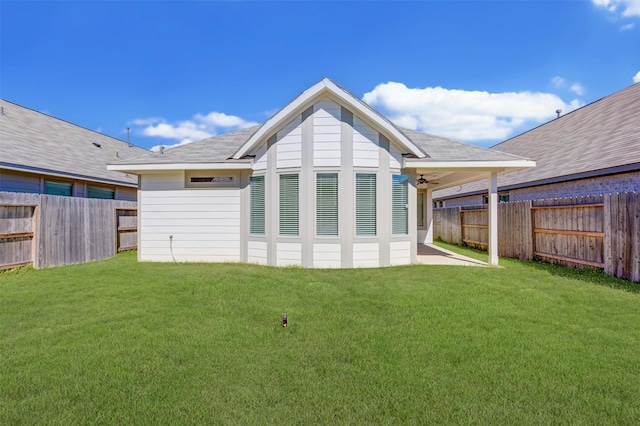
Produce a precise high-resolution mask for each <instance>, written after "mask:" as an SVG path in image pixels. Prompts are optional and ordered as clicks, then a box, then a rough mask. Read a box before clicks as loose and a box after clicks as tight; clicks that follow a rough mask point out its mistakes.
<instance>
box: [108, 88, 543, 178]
mask: <svg viewBox="0 0 640 426" xmlns="http://www.w3.org/2000/svg"><path fill="white" fill-rule="evenodd" d="M325 98H328V99H331V100H333V101H335V102H337V103H338V104H340V105H342V106H345V108H347V109H348V110H349V111H351V112H352V113H357V114H358V117H360V118H361V119H365V120H366V121H367V122H368V124H370V125H371V126H373V127H374V128H375V129H376V130H377V131H378V132H381V133H383V134H385V135H386V136H391V137H392V140H393V142H394V143H395V144H400V145H401V146H400V148H401V149H402V150H403V151H404V152H405V153H406V154H408V155H407V157H406V158H405V159H404V161H403V165H402V167H406V168H414V169H416V170H421V169H424V168H432V169H434V170H439V171H438V172H437V173H442V172H447V173H451V172H455V171H460V170H462V169H464V170H466V171H470V170H472V169H474V170H475V171H476V172H478V171H486V170H489V169H491V170H493V171H497V172H499V173H502V172H507V171H510V170H515V169H519V168H522V167H533V166H535V163H533V162H532V161H529V160H528V159H526V158H523V157H519V156H516V155H513V154H507V153H502V152H498V151H490V150H488V149H486V148H481V147H478V146H474V145H469V144H465V143H461V142H455V141H452V140H449V139H445V138H441V137H438V136H433V135H428V134H426V133H421V132H416V131H413V130H409V129H402V128H399V127H397V126H395V125H394V124H393V123H392V122H391V121H389V120H388V119H387V118H386V117H384V116H383V115H381V114H380V113H378V112H377V111H375V110H374V109H373V108H371V107H370V106H369V105H367V104H366V103H364V102H363V101H361V100H360V99H358V98H357V97H356V96H354V95H353V94H351V93H349V92H348V91H347V90H345V89H344V88H342V87H341V86H339V85H337V84H336V83H334V82H333V81H331V80H329V79H328V78H325V79H323V80H321V81H320V82H318V83H316V84H315V85H314V86H312V87H311V88H309V89H307V90H306V91H304V92H303V93H302V94H301V95H299V96H298V97H296V98H295V99H294V100H293V101H292V102H290V103H289V104H288V105H287V106H285V107H284V108H283V109H281V110H280V111H279V112H277V113H276V114H274V115H273V116H272V117H271V118H270V119H268V120H267V121H266V122H265V123H264V124H262V125H261V126H254V127H250V128H247V129H243V130H238V131H235V132H230V133H226V134H222V135H218V136H213V137H210V138H207V139H204V140H201V141H199V142H194V143H190V144H187V145H182V146H179V147H175V148H170V149H166V150H164V153H151V152H148V153H145V154H144V155H142V156H140V157H137V158H134V159H130V160H121V161H117V162H112V163H110V164H109V165H108V167H109V169H110V170H119V171H123V172H132V173H138V172H142V171H151V170H195V169H200V170H205V169H231V168H235V169H251V168H252V162H253V159H251V158H246V156H247V154H249V153H251V152H255V150H256V148H257V147H258V146H260V145H261V144H263V143H264V142H265V139H266V138H267V137H271V135H273V134H274V133H275V132H276V131H278V130H279V129H280V128H281V127H283V126H285V125H286V124H288V123H289V122H290V121H291V120H292V119H293V118H294V117H295V116H297V115H299V114H302V113H303V112H304V111H305V110H306V109H307V108H309V107H310V106H312V105H313V104H314V103H316V102H317V101H319V100H321V99H325ZM473 176H476V175H473ZM473 176H472V175H470V174H467V175H466V178H465V179H466V180H464V181H465V182H468V181H470V180H474V178H473ZM456 182H458V181H457V180H456ZM443 186H444V185H443Z"/></svg>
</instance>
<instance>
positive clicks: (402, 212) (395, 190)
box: [391, 175, 409, 235]
mask: <svg viewBox="0 0 640 426" xmlns="http://www.w3.org/2000/svg"><path fill="white" fill-rule="evenodd" d="M408 184H409V176H406V175H393V176H392V177H391V233H392V234H393V235H407V234H408V233H409V214H408V213H409V210H408V203H409V197H408V188H409V185H408Z"/></svg>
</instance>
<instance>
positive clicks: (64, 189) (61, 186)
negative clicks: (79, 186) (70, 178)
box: [44, 180, 73, 197]
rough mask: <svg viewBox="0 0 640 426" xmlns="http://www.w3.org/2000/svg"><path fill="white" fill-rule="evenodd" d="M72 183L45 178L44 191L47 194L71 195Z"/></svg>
mask: <svg viewBox="0 0 640 426" xmlns="http://www.w3.org/2000/svg"><path fill="white" fill-rule="evenodd" d="M72 189H73V184H71V183H68V182H55V181H52V180H47V181H45V183H44V193H45V194H49V195H65V196H67V197H71V195H72Z"/></svg>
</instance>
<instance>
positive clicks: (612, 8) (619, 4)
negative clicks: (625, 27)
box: [592, 0, 640, 18]
mask: <svg viewBox="0 0 640 426" xmlns="http://www.w3.org/2000/svg"><path fill="white" fill-rule="evenodd" d="M592 1H593V4H595V5H596V6H597V7H602V8H605V9H607V10H608V11H609V12H611V13H615V14H616V15H617V14H618V13H620V11H622V12H621V13H620V14H621V15H622V16H623V17H625V18H630V17H634V16H640V0H592Z"/></svg>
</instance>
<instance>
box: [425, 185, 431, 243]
mask: <svg viewBox="0 0 640 426" xmlns="http://www.w3.org/2000/svg"><path fill="white" fill-rule="evenodd" d="M426 198H427V199H426V200H424V202H425V203H426V206H424V207H425V210H426V211H425V216H426V217H425V221H426V223H425V225H426V226H427V236H426V237H425V239H424V243H425V244H432V243H433V189H429V188H427V197H426Z"/></svg>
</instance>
